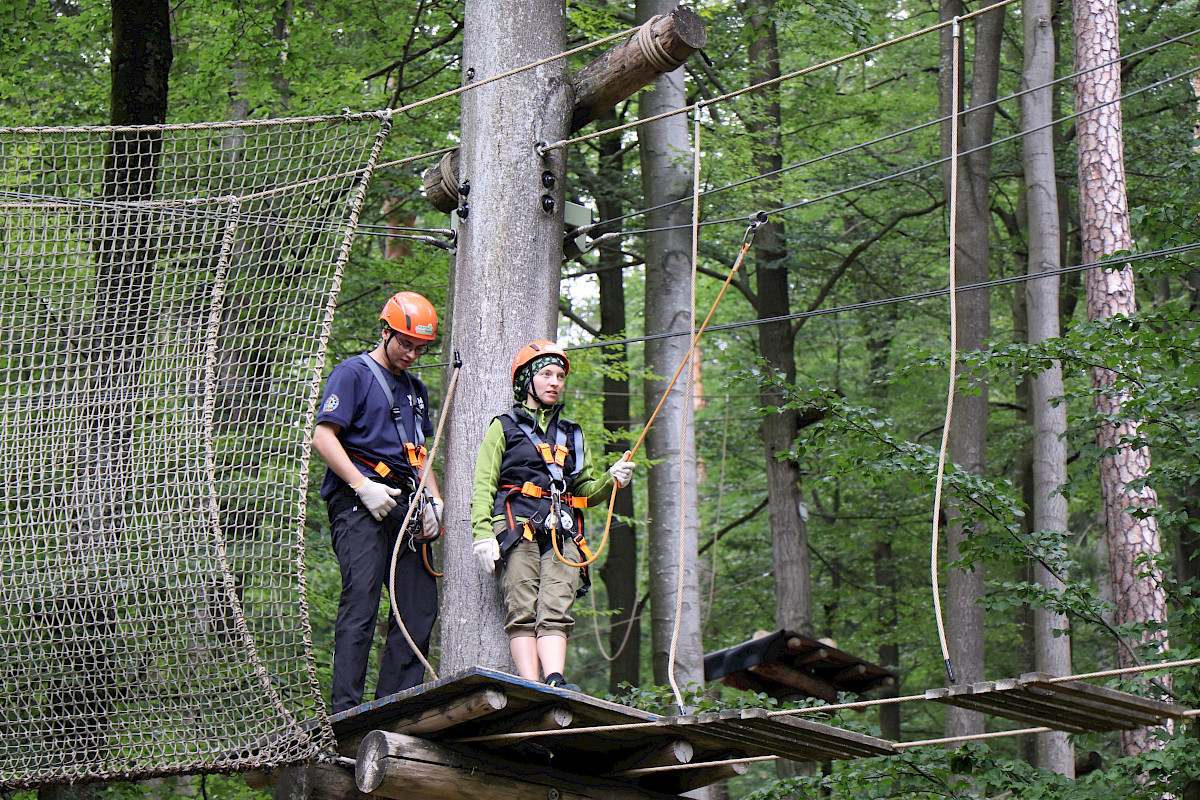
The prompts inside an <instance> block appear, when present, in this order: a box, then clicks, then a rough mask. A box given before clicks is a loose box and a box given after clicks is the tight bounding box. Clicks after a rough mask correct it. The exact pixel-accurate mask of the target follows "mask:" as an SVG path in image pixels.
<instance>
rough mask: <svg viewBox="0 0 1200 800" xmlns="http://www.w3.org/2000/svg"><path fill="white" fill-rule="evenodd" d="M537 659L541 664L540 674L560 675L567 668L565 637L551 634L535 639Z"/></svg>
mask: <svg viewBox="0 0 1200 800" xmlns="http://www.w3.org/2000/svg"><path fill="white" fill-rule="evenodd" d="M537 657H538V661H540V662H541V663H542V674H543V675H546V676H549V675H553V674H554V673H556V672H557V673H558V674H560V675H561V674H562V672H563V669H565V668H566V666H567V637H565V636H562V635H556V634H553V633H546V634H542V635H541V636H539V637H537Z"/></svg>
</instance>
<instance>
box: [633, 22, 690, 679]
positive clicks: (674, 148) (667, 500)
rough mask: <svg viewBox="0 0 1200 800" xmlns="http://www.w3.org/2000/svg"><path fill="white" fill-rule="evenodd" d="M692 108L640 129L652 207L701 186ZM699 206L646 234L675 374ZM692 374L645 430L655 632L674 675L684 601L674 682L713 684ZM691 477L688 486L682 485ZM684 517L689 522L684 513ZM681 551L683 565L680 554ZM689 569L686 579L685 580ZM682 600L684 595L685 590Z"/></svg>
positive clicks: (656, 392)
mask: <svg viewBox="0 0 1200 800" xmlns="http://www.w3.org/2000/svg"><path fill="white" fill-rule="evenodd" d="M675 5H676V4H675V2H674V0H639V2H638V3H637V10H636V17H637V21H638V22H639V23H641V22H645V21H646V20H648V19H650V17H652V16H654V15H655V14H666V13H668V12H669V11H670V10H671V9H672V8H674V7H675ZM683 80H684V75H683V70H682V69H678V70H675V71H674V72H670V73H667V74H666V75H662V76H661V77H659V78H658V79H657V80H656V81H655V82H654V89H653V90H652V91H644V92H643V93H642V94H641V96H640V98H639V103H638V115H639V116H640V117H642V118H646V117H650V116H653V115H655V114H659V113H662V112H664V111H670V110H672V109H676V108H679V107H681V106H683V105H686V103H687V96H686V94H685V92H684V84H683ZM688 128H689V126H688V118H687V116H686V115H684V114H677V115H675V116H671V117H666V118H664V119H660V120H656V121H655V122H651V123H647V124H646V125H643V126H641V127H640V128H638V142H639V144H640V148H639V149H640V156H641V162H642V189H643V194H644V201H645V204H646V206H648V207H654V206H658V205H659V204H662V203H666V202H669V201H672V200H677V199H679V198H681V197H686V196H687V195H689V194H690V193H691V190H692V169H691V141H690V137H689V133H690V131H689V130H688ZM690 222H691V205H690V204H689V203H677V204H675V205H672V206H670V207H668V208H660V209H657V210H654V211H651V212H650V213H648V214H647V215H646V224H647V226H648V227H650V228H662V227H666V226H682V227H679V228H677V229H675V230H666V231H658V232H656V233H650V234H647V235H646V236H645V239H644V242H645V247H646V311H645V314H646V335H648V336H652V335H655V334H660V333H668V332H680V331H682V332H684V335H681V336H669V337H665V338H662V339H653V340H651V341H648V342H647V343H646V364H647V366H648V367H649V368H650V369H652V370H653V371H654V372H655V374H657V375H665V376H666V378H669V377H670V376H671V375H672V374H674V372H675V369H676V368H677V367H678V366H679V364H680V363H681V362H682V361H683V360H684V357H685V356H686V355H687V352H688V346H689V344H690V343H691V337H690V336H689V335H687V333H688V332H689V331H690V325H689V323H690V319H691V314H690V311H691V305H692V297H691V286H692V273H691V269H692V257H691V250H692V244H691V233H690V231H689V230H688V225H689V224H690ZM687 374H688V373H687V371H686V370H685V371H684V372H683V373H682V375H681V380H679V381H677V382H676V384H675V387H674V389H672V391H671V393H670V394H669V395H668V396H667V398H666V401H665V402H664V403H663V406H662V410H661V411H660V412H659V414H658V418H657V419H656V420H655V423H654V425H653V426H652V427H651V428H650V431H649V433H648V435H647V437H646V456H647V458H649V459H655V460H658V462H659V463H657V464H656V465H655V466H654V467H652V468H651V469H650V476H649V480H648V481H647V491H648V498H649V499H648V506H649V508H650V515H649V519H648V520H647V535H648V536H649V537H650V548H649V549H650V554H649V558H650V565H649V567H650V611H651V620H650V630H651V644H652V650H653V661H654V680H655V682H657V683H667V682H668V661H669V656H670V653H671V649H672V638H673V634H674V626H675V616H676V611H675V609H676V606H677V605H679V602H678V601H680V600H681V603H682V604H681V605H680V606H679V607H680V609H681V610H680V612H679V614H680V618H679V634H678V641H677V643H676V644H675V645H674V648H675V679H676V681H677V682H678V684H679V685H680V686H683V685H684V684H687V683H697V684H702V683H703V682H704V650H703V647H702V644H701V641H700V590H699V578H698V570H697V563H698V556H697V554H696V548H697V544H696V537H697V524H696V481H697V473H696V448H695V431H694V429H693V427H692V422H691V415H690V409H689V408H688V405H687V404H688V403H689V402H690V401H691V398H690V397H689V396H688V392H687V385H686V379H687ZM666 388H667V380H666V379H663V380H655V381H650V380H648V381H646V383H645V400H646V407H647V408H648V409H653V408H655V407H656V406H657V405H658V403H659V400H660V399H661V398H662V397H663V393H664V391H665V390H666ZM681 482H682V487H683V488H682V491H681V489H680V486H681ZM681 519H683V520H684V522H683V525H682V526H681V525H680V520H681ZM681 553H682V562H683V563H682V564H680V557H681ZM681 570H682V577H681ZM681 589H682V597H681V598H680V590H681Z"/></svg>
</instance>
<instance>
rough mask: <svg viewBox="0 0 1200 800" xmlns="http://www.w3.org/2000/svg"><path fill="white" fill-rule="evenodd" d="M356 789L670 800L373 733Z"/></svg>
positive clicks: (453, 799) (501, 799) (451, 796)
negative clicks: (555, 794)
mask: <svg viewBox="0 0 1200 800" xmlns="http://www.w3.org/2000/svg"><path fill="white" fill-rule="evenodd" d="M355 778H356V783H357V787H358V788H359V789H360V790H361V791H364V792H370V793H372V794H374V795H376V796H379V797H390V798H395V800H443V799H444V800H544V799H545V798H546V797H548V796H553V795H551V793H550V792H551V790H553V791H554V792H556V793H557V795H558V797H560V798H562V799H563V800H585V799H586V800H666V796H664V795H663V794H661V793H658V792H654V791H643V790H641V789H639V788H637V787H634V786H630V785H629V784H624V783H621V782H618V781H615V780H612V779H608V778H603V777H594V776H583V775H572V774H568V773H564V772H562V771H557V770H553V769H550V768H545V767H535V766H531V765H529V764H522V763H519V762H514V761H505V760H503V759H501V758H499V757H497V756H495V755H493V754H490V753H485V752H480V751H474V750H467V749H464V748H450V747H447V746H445V745H442V744H438V743H436V742H431V741H429V740H426V739H420V738H417V737H415V736H406V735H404V734H397V733H387V732H385V731H372V732H371V733H369V734H367V736H366V737H365V738H364V739H363V743H362V746H361V747H360V748H359V754H358V758H357V764H356V768H355Z"/></svg>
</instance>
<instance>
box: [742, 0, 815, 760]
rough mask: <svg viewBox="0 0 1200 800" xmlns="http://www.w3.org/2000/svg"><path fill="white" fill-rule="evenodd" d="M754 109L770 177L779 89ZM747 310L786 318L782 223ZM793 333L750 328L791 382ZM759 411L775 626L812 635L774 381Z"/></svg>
mask: <svg viewBox="0 0 1200 800" xmlns="http://www.w3.org/2000/svg"><path fill="white" fill-rule="evenodd" d="M773 7H774V2H773V0H768V2H764V3H758V4H755V10H754V12H752V13H750V14H749V15H748V16H747V19H746V21H747V24H748V25H749V27H750V28H751V31H752V36H751V39H750V50H749V61H750V68H751V74H750V82H751V83H763V82H766V81H770V80H772V79H775V78H778V77H779V75H780V71H779V43H778V35H777V32H776V29H775V23H774V21H773V20H772V18H771V17H772V13H773V10H774V8H773ZM755 97H756V99H757V101H758V102H759V104H760V106H759V108H758V109H757V111H758V113H757V114H755V115H754V116H753V121H751V122H750V123H749V124H748V125H747V130H748V131H749V133H750V135H751V136H752V137H753V138H754V142H755V146H756V155H755V166H756V168H757V170H758V172H759V174H760V175H761V174H764V173H774V174H775V175H776V176H777V175H778V171H779V169H780V168H781V167H782V166H783V149H782V140H781V134H780V129H781V124H782V119H781V113H780V108H779V89H778V86H777V85H772V86H770V87H768V88H765V89H762V90H760V91H758V92H756V93H755ZM778 190H779V179H778V177H770V178H765V179H761V180H760V182H759V193H758V195H757V196H756V198H755V201H756V204H757V205H758V207H761V208H775V207H777V206H778V205H780V203H779V198H778V197H777V196H776V195H777V193H778ZM754 245H755V247H754V253H755V258H754V275H755V312H756V313H757V315H758V318H759V319H771V318H779V317H786V316H787V315H788V314H789V313H790V311H791V303H790V298H789V281H788V269H787V264H788V252H787V245H786V243H785V240H784V236H783V223H782V222H779V221H774V220H772V221H770V222H768V223H767V224H766V225H764V226H763V227H762V228H761V229H760V230H759V231H758V233H757V234H756V236H755V240H754ZM795 347H796V335H795V332H794V331H793V329H792V324H791V322H789V321H786V320H784V321H781V322H766V323H763V324H761V325H759V326H758V348H759V352H760V353H762V357H763V359H765V360H766V362H767V363H768V364H769V365H770V367H771V371H772V372H773V373H774V374H777V375H781V376H782V377H783V379H784V380H786V381H787V382H789V383H791V382H793V381H795V380H796V356H795ZM760 397H761V402H762V405H763V407H764V408H775V409H777V410H776V411H775V412H774V413H770V414H767V415H766V416H764V417H763V421H762V424H761V434H762V439H763V446H764V452H763V457H764V466H765V470H766V474H767V512H768V515H769V519H770V525H771V556H772V564H773V566H774V574H775V627H776V628H785V629H787V630H793V631H798V632H799V633H802V634H804V635H805V636H811V635H812V633H813V614H812V590H811V588H810V585H809V579H810V572H811V565H810V563H809V556H808V532H807V531H806V530H805V527H804V520H802V519H801V518H800V510H799V509H800V501H801V500H802V499H803V498H802V496H801V494H800V466H799V464H798V463H797V462H796V461H794V460H792V459H784V460H780V459H779V458H777V456H778V454H779V453H786V452H787V451H789V450H790V449H791V448H792V446H793V445H794V444H795V439H796V430H797V425H796V418H797V415H798V412H797V411H796V409H795V408H784V407H783V406H784V398H783V392H782V391H781V390H779V389H778V388H777V387H775V386H770V387H769V388H766V389H764V390H763V391H762V393H761V395H760ZM810 766H811V765H802V764H799V763H797V762H794V761H786V760H780V761H778V762H777V763H776V773H777V774H778V775H779V777H781V778H790V777H794V776H796V775H800V774H811V771H810V769H809V767H810Z"/></svg>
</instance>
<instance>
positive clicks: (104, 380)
mask: <svg viewBox="0 0 1200 800" xmlns="http://www.w3.org/2000/svg"><path fill="white" fill-rule="evenodd" d="M112 22H113V46H112V52H111V72H112V82H111V86H112V94H111V99H112V106H111V109H110V118H109V121H110V122H111V123H112V124H113V125H154V124H161V123H163V122H165V121H166V116H167V85H168V77H169V74H170V69H171V59H172V51H171V35H170V14H169V7H168V5H167V3H165V2H163V0H115V1H114V2H113V4H112ZM161 152H162V132H161V130H153V129H152V130H144V129H135V130H128V129H126V130H117V131H114V132H113V134H112V138H111V140H110V141H109V144H108V150H107V153H106V154H105V161H104V186H103V195H104V199H105V201H106V202H109V203H116V204H119V203H126V202H136V201H138V200H145V199H147V198H149V197H151V196H152V194H153V192H154V187H155V184H156V183H157V180H158V169H159V157H160V155H161ZM97 220H98V223H97V226H96V230H95V232H94V239H93V250H94V253H95V258H96V296H95V313H94V317H93V319H92V322H91V324H90V326H88V327H87V328H86V329H85V330H82V331H80V332H79V333H80V335H79V341H78V345H79V347H80V351H81V352H82V353H83V354H84V357H85V358H86V359H88V360H89V362H91V364H92V366H90V367H89V366H86V365H85V366H84V367H83V368H81V373H80V377H79V380H80V386H79V391H80V396H81V397H82V398H88V400H87V402H88V403H89V408H88V410H87V412H86V413H84V414H83V419H84V420H86V423H85V427H84V429H83V430H82V431H80V432H79V442H80V445H79V448H78V449H77V451H76V452H75V453H74V454H73V456H74V457H75V458H76V459H77V465H76V469H75V474H76V476H77V477H76V482H75V484H74V486H73V487H72V488H71V492H72V495H73V498H74V499H73V501H72V504H71V505H72V507H73V508H74V509H76V511H77V514H78V516H77V518H76V519H75V520H74V522H73V525H72V531H71V537H70V549H69V553H68V554H67V557H66V559H65V566H64V573H65V574H64V576H63V580H64V581H66V582H67V583H68V585H69V587H70V588H68V590H67V592H66V596H67V597H69V598H71V603H72V605H70V606H68V607H65V608H63V609H62V610H61V612H60V613H61V617H60V618H58V619H53V620H48V622H47V624H48V625H53V626H55V627H56V629H58V630H60V631H64V632H72V631H75V632H77V633H76V634H75V635H76V637H77V638H76V640H75V641H74V642H72V643H71V644H70V645H69V646H68V649H69V650H71V651H72V652H71V653H70V654H69V655H67V654H64V659H63V660H64V663H66V664H73V665H74V667H75V672H74V673H67V672H64V674H63V675H62V676H59V679H58V681H57V685H56V687H55V689H54V690H53V691H51V692H50V693H49V697H47V700H48V703H49V709H48V712H49V718H50V720H51V724H52V725H54V726H55V727H56V728H57V733H58V735H59V738H60V740H61V743H62V745H63V747H64V750H62V751H61V753H60V754H59V755H60V757H61V758H62V759H64V760H65V761H68V762H72V763H74V764H75V765H76V767H77V768H79V769H80V770H81V771H82V770H84V769H85V768H87V767H89V766H90V767H92V768H100V767H101V766H102V764H101V763H100V762H102V761H107V760H109V759H111V758H112V754H111V751H110V747H111V744H110V743H109V741H108V737H109V730H108V727H109V715H110V714H111V713H112V711H113V706H114V704H115V703H116V702H117V701H118V700H119V699H120V696H121V692H122V687H121V686H119V685H118V684H117V682H116V678H117V676H118V675H119V674H121V670H120V669H118V665H117V663H116V659H117V657H118V656H117V652H118V642H117V641H116V638H117V636H116V633H115V631H116V625H117V619H118V615H119V614H120V609H117V608H115V607H113V605H112V604H111V602H106V598H105V597H104V596H103V595H99V596H98V595H96V593H95V587H96V583H97V581H98V577H97V576H98V574H100V575H102V574H103V572H102V571H103V570H104V569H105V568H106V567H113V566H114V565H116V564H117V563H118V561H119V559H118V557H117V555H116V554H115V553H116V550H117V549H118V548H119V547H120V545H121V539H122V538H123V536H124V535H125V515H126V513H127V508H126V506H127V502H128V498H129V494H130V490H131V488H132V487H131V485H130V478H131V475H132V469H131V463H132V455H131V453H130V446H129V445H130V441H131V437H132V426H131V423H130V421H129V419H128V418H127V412H126V411H125V408H126V404H125V403H124V402H121V401H120V400H118V399H116V398H125V397H129V396H132V395H134V394H135V393H136V392H137V390H138V386H139V384H140V380H141V370H142V358H143V353H144V350H145V339H146V331H147V328H148V325H149V313H148V305H149V302H150V290H151V287H152V284H153V279H154V278H153V276H154V261H155V258H156V253H155V251H154V248H153V246H152V235H153V231H152V228H153V225H154V220H155V216H154V215H153V214H152V213H146V212H144V211H141V210H138V209H137V208H132V209H128V210H127V209H120V208H114V209H113V210H110V211H107V212H103V213H100V214H98V215H97ZM97 570H100V571H101V572H100V573H97ZM92 795H93V791H92V787H79V788H74V787H54V788H48V789H43V790H41V791H40V792H39V796H40V797H42V798H82V797H90V796H92Z"/></svg>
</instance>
